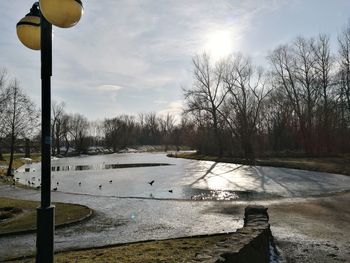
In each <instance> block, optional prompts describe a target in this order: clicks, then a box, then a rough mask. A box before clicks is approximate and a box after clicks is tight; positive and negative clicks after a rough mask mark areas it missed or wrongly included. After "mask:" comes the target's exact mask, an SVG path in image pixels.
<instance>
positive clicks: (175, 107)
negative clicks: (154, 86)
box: [158, 100, 184, 122]
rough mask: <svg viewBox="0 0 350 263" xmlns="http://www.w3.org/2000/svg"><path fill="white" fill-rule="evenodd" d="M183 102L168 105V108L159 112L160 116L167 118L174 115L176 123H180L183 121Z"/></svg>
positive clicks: (177, 101) (173, 102)
mask: <svg viewBox="0 0 350 263" xmlns="http://www.w3.org/2000/svg"><path fill="white" fill-rule="evenodd" d="M183 103H184V102H183V100H176V101H172V102H170V103H168V105H167V107H166V108H164V109H162V110H160V111H158V115H160V116H166V115H167V114H170V115H173V116H174V117H175V121H176V122H179V121H180V119H181V114H182V111H183V108H184V105H183Z"/></svg>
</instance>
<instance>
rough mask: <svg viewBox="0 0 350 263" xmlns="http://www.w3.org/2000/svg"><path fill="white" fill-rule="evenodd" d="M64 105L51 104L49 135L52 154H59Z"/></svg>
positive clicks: (62, 103)
mask: <svg viewBox="0 0 350 263" xmlns="http://www.w3.org/2000/svg"><path fill="white" fill-rule="evenodd" d="M64 107H65V103H64V102H61V103H57V102H55V101H54V102H52V106H51V110H52V117H51V118H52V119H51V134H52V142H53V143H52V154H53V155H55V154H61V151H60V139H61V133H62V122H63V116H64Z"/></svg>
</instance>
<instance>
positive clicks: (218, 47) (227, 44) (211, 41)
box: [204, 30, 234, 60]
mask: <svg viewBox="0 0 350 263" xmlns="http://www.w3.org/2000/svg"><path fill="white" fill-rule="evenodd" d="M233 38H234V36H233V32H232V31H230V30H218V31H214V32H211V33H209V34H208V35H207V37H206V40H205V46H204V51H205V52H207V53H208V54H210V56H211V57H212V58H213V59H214V60H218V59H221V58H223V57H225V56H227V55H229V54H230V53H231V52H232V51H233Z"/></svg>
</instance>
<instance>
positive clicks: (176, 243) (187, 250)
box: [11, 234, 229, 263]
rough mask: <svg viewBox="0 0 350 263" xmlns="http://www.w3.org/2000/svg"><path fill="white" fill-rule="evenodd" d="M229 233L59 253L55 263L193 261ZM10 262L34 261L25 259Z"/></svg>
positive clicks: (175, 262) (173, 262)
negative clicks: (202, 251) (203, 250)
mask: <svg viewBox="0 0 350 263" xmlns="http://www.w3.org/2000/svg"><path fill="white" fill-rule="evenodd" d="M228 235H229V234H222V235H213V236H205V237H192V238H180V239H169V240H161V241H147V242H139V243H132V244H125V245H115V246H108V247H104V248H95V249H86V250H77V251H69V252H61V253H57V254H56V255H55V263H63V262H64V263H66V262H84V263H99V262H101V263H102V262H111V263H112V262H118V263H160V262H164V263H180V262H188V261H190V260H191V259H194V258H195V256H196V253H198V252H200V251H201V250H202V249H203V248H206V249H208V248H210V247H212V246H215V244H216V243H217V242H220V241H225V240H226V238H227V237H228ZM11 262H34V259H33V258H31V259H26V260H20V261H11Z"/></svg>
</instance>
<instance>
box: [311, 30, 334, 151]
mask: <svg viewBox="0 0 350 263" xmlns="http://www.w3.org/2000/svg"><path fill="white" fill-rule="evenodd" d="M311 47H312V49H313V53H314V56H315V63H314V68H315V77H316V85H317V89H318V90H319V91H318V92H319V93H320V98H321V103H318V105H317V106H318V108H319V112H318V116H317V117H318V119H320V122H321V123H320V125H319V127H318V132H319V134H320V136H319V137H320V138H319V139H320V142H319V143H318V145H320V146H321V145H323V144H324V146H325V148H326V151H327V152H330V150H331V141H330V140H331V138H330V136H331V134H330V132H331V128H332V127H331V119H330V118H331V115H332V103H331V101H330V100H331V95H332V94H331V88H332V87H333V86H334V85H332V82H334V80H333V75H334V72H333V71H334V70H333V64H334V58H333V57H332V56H331V52H330V44H329V36H327V35H319V36H318V38H317V39H316V41H315V42H314V43H312V45H311Z"/></svg>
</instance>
